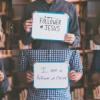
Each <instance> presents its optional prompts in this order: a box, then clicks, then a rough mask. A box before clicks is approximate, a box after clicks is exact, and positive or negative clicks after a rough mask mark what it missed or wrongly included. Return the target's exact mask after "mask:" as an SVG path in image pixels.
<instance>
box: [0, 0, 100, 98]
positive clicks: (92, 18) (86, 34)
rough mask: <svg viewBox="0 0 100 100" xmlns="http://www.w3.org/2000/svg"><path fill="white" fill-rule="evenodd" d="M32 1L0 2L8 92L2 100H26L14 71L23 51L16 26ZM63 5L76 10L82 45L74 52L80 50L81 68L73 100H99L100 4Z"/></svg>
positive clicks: (82, 0) (89, 0) (78, 0)
mask: <svg viewBox="0 0 100 100" xmlns="http://www.w3.org/2000/svg"><path fill="white" fill-rule="evenodd" d="M33 1H34V0H33ZM33 1H31V0H30V1H28V0H1V1H0V20H1V25H0V27H2V29H3V33H4V34H3V38H2V42H1V41H0V42H1V43H0V49H3V50H0V60H3V62H4V68H5V71H6V74H7V76H8V80H9V87H8V92H7V93H6V94H3V97H2V100H26V97H27V90H26V88H25V87H21V86H18V82H17V81H16V80H17V79H16V70H17V67H18V63H17V62H18V55H19V50H21V49H24V48H26V47H25V46H24V45H23V44H22V42H21V40H20V37H19V34H20V33H19V23H20V20H21V16H22V11H23V9H24V6H26V5H27V4H28V3H29V2H33ZM66 1H68V2H71V3H73V4H74V5H75V6H76V11H77V14H78V18H79V25H80V34H81V43H80V44H79V46H78V47H76V49H78V50H80V55H81V59H82V63H83V66H84V69H83V70H84V72H83V77H82V79H81V80H80V81H79V82H78V83H73V84H72V86H71V95H72V100H100V78H99V77H100V65H97V64H98V62H99V59H100V32H97V30H98V29H99V30H100V28H99V27H100V10H99V8H100V7H99V6H100V0H66ZM98 24H99V27H98ZM0 29H1V28H0ZM97 40H98V41H97ZM28 48H29V49H30V48H31V44H30V45H29V47H28ZM96 66H98V67H96ZM0 100H1V99H0Z"/></svg>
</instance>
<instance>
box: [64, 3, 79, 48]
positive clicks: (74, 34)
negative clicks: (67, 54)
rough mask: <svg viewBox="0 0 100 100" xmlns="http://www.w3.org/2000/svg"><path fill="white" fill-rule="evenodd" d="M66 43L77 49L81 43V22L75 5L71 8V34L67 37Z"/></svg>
mask: <svg viewBox="0 0 100 100" xmlns="http://www.w3.org/2000/svg"><path fill="white" fill-rule="evenodd" d="M65 42H67V43H69V44H71V45H72V46H73V47H76V46H77V45H78V44H79V43H80V32H79V22H78V16H77V13H76V9H75V7H74V6H73V5H71V7H70V23H69V32H68V33H67V34H66V35H65Z"/></svg>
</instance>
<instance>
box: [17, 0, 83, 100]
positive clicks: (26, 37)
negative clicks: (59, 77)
mask: <svg viewBox="0 0 100 100" xmlns="http://www.w3.org/2000/svg"><path fill="white" fill-rule="evenodd" d="M34 11H44V12H45V11H46V12H47V11H48V12H49V11H51V12H64V13H67V14H69V16H70V22H69V31H68V33H67V34H66V35H65V37H64V42H60V41H49V40H46V41H45V40H34V39H32V38H31V32H30V30H31V28H32V18H31V17H32V13H33V12H34ZM20 25H21V27H20V28H21V32H20V33H21V40H22V42H23V44H24V45H26V48H27V45H29V44H30V43H32V44H33V45H32V50H21V51H20V55H19V73H18V79H19V80H20V82H22V83H23V84H24V83H26V85H27V90H28V95H27V100H71V95H70V85H69V86H68V88H65V89H35V88H34V86H33V82H34V81H33V80H34V79H33V76H34V72H33V68H32V66H33V65H34V62H65V61H66V60H67V61H68V62H69V65H70V72H69V75H68V77H69V80H71V81H74V82H77V81H78V80H80V79H81V77H82V74H83V72H82V67H83V66H82V63H81V61H80V54H79V51H76V50H71V49H70V48H69V45H70V46H72V47H75V46H77V45H78V44H79V42H80V34H79V25H78V18H77V14H76V10H75V7H74V5H73V4H70V3H68V2H67V1H65V0H36V1H35V2H32V3H30V4H29V5H27V6H26V7H25V9H24V14H23V18H22V22H21V24H20Z"/></svg>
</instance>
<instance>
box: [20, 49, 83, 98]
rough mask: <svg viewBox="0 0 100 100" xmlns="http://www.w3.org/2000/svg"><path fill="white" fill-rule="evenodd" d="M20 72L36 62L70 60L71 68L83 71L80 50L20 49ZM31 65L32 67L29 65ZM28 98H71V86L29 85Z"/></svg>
mask: <svg viewBox="0 0 100 100" xmlns="http://www.w3.org/2000/svg"><path fill="white" fill-rule="evenodd" d="M19 57H20V58H19V60H20V67H19V71H20V72H25V71H27V70H30V69H32V66H33V64H34V62H65V61H66V60H67V61H68V62H69V65H70V70H76V71H78V72H82V63H81V61H80V54H79V51H76V50H70V49H67V50H22V51H20V56H19ZM29 66H31V67H29ZM27 100H71V95H70V86H69V87H68V88H66V89H34V88H33V84H30V85H29V86H28V96H27Z"/></svg>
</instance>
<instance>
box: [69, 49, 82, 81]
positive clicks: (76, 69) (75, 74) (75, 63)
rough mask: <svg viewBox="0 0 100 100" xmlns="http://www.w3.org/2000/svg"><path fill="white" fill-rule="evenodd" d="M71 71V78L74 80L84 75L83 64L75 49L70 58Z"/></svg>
mask: <svg viewBox="0 0 100 100" xmlns="http://www.w3.org/2000/svg"><path fill="white" fill-rule="evenodd" d="M70 67H71V71H70V72H69V78H70V79H71V80H72V81H75V82H77V81H79V80H80V79H81V77H82V75H83V66H82V62H81V59H80V54H79V52H78V51H76V50H73V54H72V57H71V60H70Z"/></svg>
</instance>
